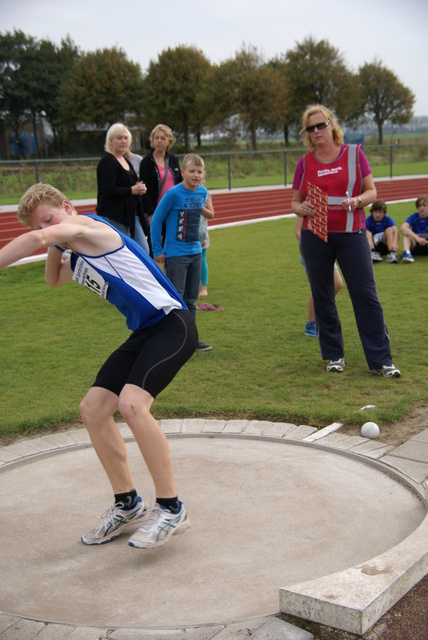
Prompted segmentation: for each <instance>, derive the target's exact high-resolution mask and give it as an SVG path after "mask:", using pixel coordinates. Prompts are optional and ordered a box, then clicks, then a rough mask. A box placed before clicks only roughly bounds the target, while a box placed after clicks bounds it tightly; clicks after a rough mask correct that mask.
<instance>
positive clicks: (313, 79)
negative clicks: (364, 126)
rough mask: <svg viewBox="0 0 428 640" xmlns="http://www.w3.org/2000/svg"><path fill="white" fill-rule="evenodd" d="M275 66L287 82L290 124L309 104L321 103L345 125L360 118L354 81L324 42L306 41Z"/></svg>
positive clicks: (298, 118) (339, 56) (358, 98)
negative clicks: (280, 70) (280, 69)
mask: <svg viewBox="0 0 428 640" xmlns="http://www.w3.org/2000/svg"><path fill="white" fill-rule="evenodd" d="M276 64H277V66H278V67H279V68H282V72H283V73H284V75H285V77H286V80H287V88H288V92H289V117H290V123H293V124H295V125H297V126H299V125H300V123H301V118H302V114H303V112H304V111H305V109H306V107H308V106H309V105H311V104H325V105H326V106H327V107H329V108H330V109H333V110H334V111H335V112H336V115H337V117H338V118H340V119H342V120H344V121H346V122H349V123H351V122H353V121H355V120H356V119H357V118H358V117H359V116H360V115H361V101H360V94H359V85H358V80H357V78H356V76H355V75H354V74H353V73H351V72H350V71H349V70H348V69H347V67H346V65H345V62H344V60H343V56H342V55H341V54H340V53H339V51H338V49H335V48H334V47H332V46H331V45H330V44H329V43H328V42H327V41H326V40H320V41H319V42H316V41H315V40H314V39H313V38H306V39H305V40H304V41H303V42H302V43H297V46H296V48H295V49H293V50H289V51H287V53H286V54H285V56H283V57H282V59H280V60H278V61H276Z"/></svg>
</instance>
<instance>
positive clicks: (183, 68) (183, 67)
mask: <svg viewBox="0 0 428 640" xmlns="http://www.w3.org/2000/svg"><path fill="white" fill-rule="evenodd" d="M210 75H211V63H210V62H209V60H208V59H207V58H206V57H205V55H204V54H203V53H202V51H199V50H198V49H196V48H195V47H188V46H183V45H181V46H178V47H176V48H175V49H171V48H168V49H166V50H164V51H162V52H161V53H160V54H159V56H158V59H157V61H153V60H152V61H150V64H149V67H148V70H147V74H146V76H145V78H144V112H145V126H146V128H147V130H148V131H150V130H151V129H152V128H153V127H154V126H155V125H156V124H158V123H159V122H164V123H165V124H167V125H168V126H170V127H171V129H174V131H177V132H179V133H180V134H181V135H182V136H183V139H184V145H185V149H186V151H189V148H190V134H191V133H192V132H193V133H194V134H195V135H196V136H198V142H199V144H200V134H201V132H202V129H203V127H204V125H205V123H206V122H207V120H208V116H209V113H210V105H207V101H206V99H205V94H206V91H207V88H208V85H209V79H210Z"/></svg>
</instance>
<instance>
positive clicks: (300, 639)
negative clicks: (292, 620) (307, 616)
mask: <svg viewBox="0 0 428 640" xmlns="http://www.w3.org/2000/svg"><path fill="white" fill-rule="evenodd" d="M251 638H252V640H314V636H313V635H312V633H309V632H308V631H305V630H304V629H299V627H295V626H294V625H292V624H289V623H288V622H285V621H284V620H280V619H279V618H271V619H270V620H268V621H267V622H266V624H264V625H263V626H261V627H259V629H257V631H256V632H255V633H253V635H252V636H251Z"/></svg>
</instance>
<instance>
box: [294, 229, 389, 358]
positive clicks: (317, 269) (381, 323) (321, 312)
mask: <svg viewBox="0 0 428 640" xmlns="http://www.w3.org/2000/svg"><path fill="white" fill-rule="evenodd" d="M300 249H301V252H302V254H303V257H304V260H305V264H306V269H307V273H308V278H309V282H310V285H311V290H312V296H313V299H314V307H315V315H316V318H317V321H318V325H319V341H320V346H321V355H322V357H323V359H324V360H337V358H343V357H344V348H343V337H342V327H341V324H340V320H339V314H338V312H337V307H336V302H335V291H334V276H333V268H334V261H335V260H337V262H338V264H339V267H340V268H341V270H342V273H343V277H344V278H345V281H346V285H347V287H348V291H349V295H350V298H351V302H352V306H353V308H354V314H355V320H356V322H357V327H358V332H359V335H360V339H361V343H362V345H363V349H364V353H365V356H366V360H367V364H368V365H369V369H379V368H380V367H382V365H384V364H391V363H392V358H391V349H390V344H389V336H388V332H387V329H386V325H385V320H384V317H383V309H382V305H381V303H380V301H379V296H378V294H377V290H376V283H375V279H374V274H373V264H372V260H371V255H370V247H369V243H368V241H367V236H366V231H365V229H364V230H361V231H358V232H356V233H329V235H328V242H324V241H323V240H321V239H320V238H317V237H316V236H315V235H314V234H313V233H311V232H310V231H307V230H306V229H303V230H302V233H301V240H300Z"/></svg>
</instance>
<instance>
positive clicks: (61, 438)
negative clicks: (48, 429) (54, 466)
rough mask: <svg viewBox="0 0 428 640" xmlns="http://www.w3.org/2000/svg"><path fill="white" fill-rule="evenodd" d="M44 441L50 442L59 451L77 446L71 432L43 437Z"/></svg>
mask: <svg viewBox="0 0 428 640" xmlns="http://www.w3.org/2000/svg"><path fill="white" fill-rule="evenodd" d="M45 438H46V440H48V441H49V442H52V444H53V445H55V446H56V447H58V448H59V449H65V448H66V447H73V446H76V444H78V442H77V440H76V438H75V437H74V436H73V432H72V431H60V432H59V433H52V434H50V435H47V436H45Z"/></svg>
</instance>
